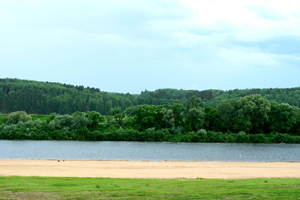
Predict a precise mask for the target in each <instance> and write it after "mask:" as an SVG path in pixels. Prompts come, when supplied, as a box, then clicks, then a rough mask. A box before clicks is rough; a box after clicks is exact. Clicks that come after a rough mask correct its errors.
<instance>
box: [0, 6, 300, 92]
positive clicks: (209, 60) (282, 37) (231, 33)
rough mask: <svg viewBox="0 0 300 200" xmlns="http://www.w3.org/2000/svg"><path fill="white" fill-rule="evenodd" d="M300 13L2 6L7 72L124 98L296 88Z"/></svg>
mask: <svg viewBox="0 0 300 200" xmlns="http://www.w3.org/2000/svg"><path fill="white" fill-rule="evenodd" d="M299 10H300V3H298V2H294V1H291V0H287V1H284V2H282V1H277V0H273V1H267V0H252V1H250V0H249V1H247V0H243V1H240V0H226V1H224V0H201V1H198V0H194V1H193V0H164V1H161V0H143V1H136V0H110V1H104V0H87V1H83V0H64V1H59V0H43V1H39V0H15V1H9V0H2V1H0V32H1V37H0V56H1V59H0V66H9V68H10V69H5V70H3V71H2V74H3V76H4V77H6V76H7V77H17V78H28V79H36V80H45V81H46V80H47V81H52V80H53V81H56V82H66V83H70V84H81V85H86V86H88V85H89V86H93V87H99V88H101V89H102V90H107V91H115V92H116V91H119V92H128V91H129V92H134V93H139V92H140V91H141V90H144V89H149V90H154V89H158V88H164V87H168V88H170V87H173V88H184V89H188V88H198V89H200V90H201V89H210V88H211V87H221V88H220V89H228V88H232V87H233V88H236V87H249V88H251V80H252V77H253V76H255V77H256V83H260V85H261V87H264V86H265V85H264V81H263V80H264V79H265V77H268V79H270V81H269V83H270V84H271V83H274V82H276V81H275V80H274V81H273V78H272V77H276V78H277V79H278V77H279V76H280V75H281V76H284V77H285V79H284V80H282V82H285V83H288V82H292V81H294V82H293V83H295V82H296V78H295V79H293V80H289V78H288V75H289V76H292V75H293V74H297V73H298V72H299V67H297V66H299V64H300V61H299V55H300V52H299V49H298V46H299V41H300V30H299V29H300V14H299V12H298V11H299ZM25 66H26V68H25ZM40 69H43V70H44V71H46V72H47V73H46V74H45V75H41V73H38V72H37V71H39V70H40ZM285 69H289V70H290V72H285V71H284V70H285ZM276 73H277V74H276ZM24 76H26V77H24ZM40 78H41V79H40ZM252 84H254V83H253V82H252ZM276 84H277V82H276Z"/></svg>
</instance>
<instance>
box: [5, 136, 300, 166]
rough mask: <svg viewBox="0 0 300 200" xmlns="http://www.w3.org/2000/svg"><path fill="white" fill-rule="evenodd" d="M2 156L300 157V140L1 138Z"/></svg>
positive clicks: (183, 159)
mask: <svg viewBox="0 0 300 200" xmlns="http://www.w3.org/2000/svg"><path fill="white" fill-rule="evenodd" d="M0 159H66V160H67V159H74V160H134V161H140V160H149V161H163V160H182V161H248V162H255V161H261V162H263V161H300V144H235V143H170V142H83V141H30V140H29V141H28V140H25V141H11V140H0Z"/></svg>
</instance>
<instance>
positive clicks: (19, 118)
mask: <svg viewBox="0 0 300 200" xmlns="http://www.w3.org/2000/svg"><path fill="white" fill-rule="evenodd" d="M31 120H32V118H31V116H30V115H28V114H27V113H26V112H24V111H17V112H13V113H11V114H9V115H8V119H7V121H6V124H17V123H19V122H27V121H31Z"/></svg>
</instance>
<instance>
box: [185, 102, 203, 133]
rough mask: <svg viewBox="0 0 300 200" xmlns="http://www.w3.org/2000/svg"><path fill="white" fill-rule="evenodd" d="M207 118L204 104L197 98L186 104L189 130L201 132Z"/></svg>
mask: <svg viewBox="0 0 300 200" xmlns="http://www.w3.org/2000/svg"><path fill="white" fill-rule="evenodd" d="M204 117H205V112H204V103H203V102H202V101H201V99H200V98H197V97H196V96H193V97H190V98H189V99H188V100H187V102H186V114H185V119H186V126H187V129H188V130H194V131H196V130H199V129H201V128H202V126H203V122H204Z"/></svg>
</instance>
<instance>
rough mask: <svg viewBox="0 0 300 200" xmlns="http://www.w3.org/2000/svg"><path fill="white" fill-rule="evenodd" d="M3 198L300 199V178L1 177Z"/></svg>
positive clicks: (0, 183)
mask: <svg viewBox="0 0 300 200" xmlns="http://www.w3.org/2000/svg"><path fill="white" fill-rule="evenodd" d="M0 199H285V200H286V199H300V179H243V180H220V179H202V178H198V179H121V178H58V177H18V176H11V177H0Z"/></svg>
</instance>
